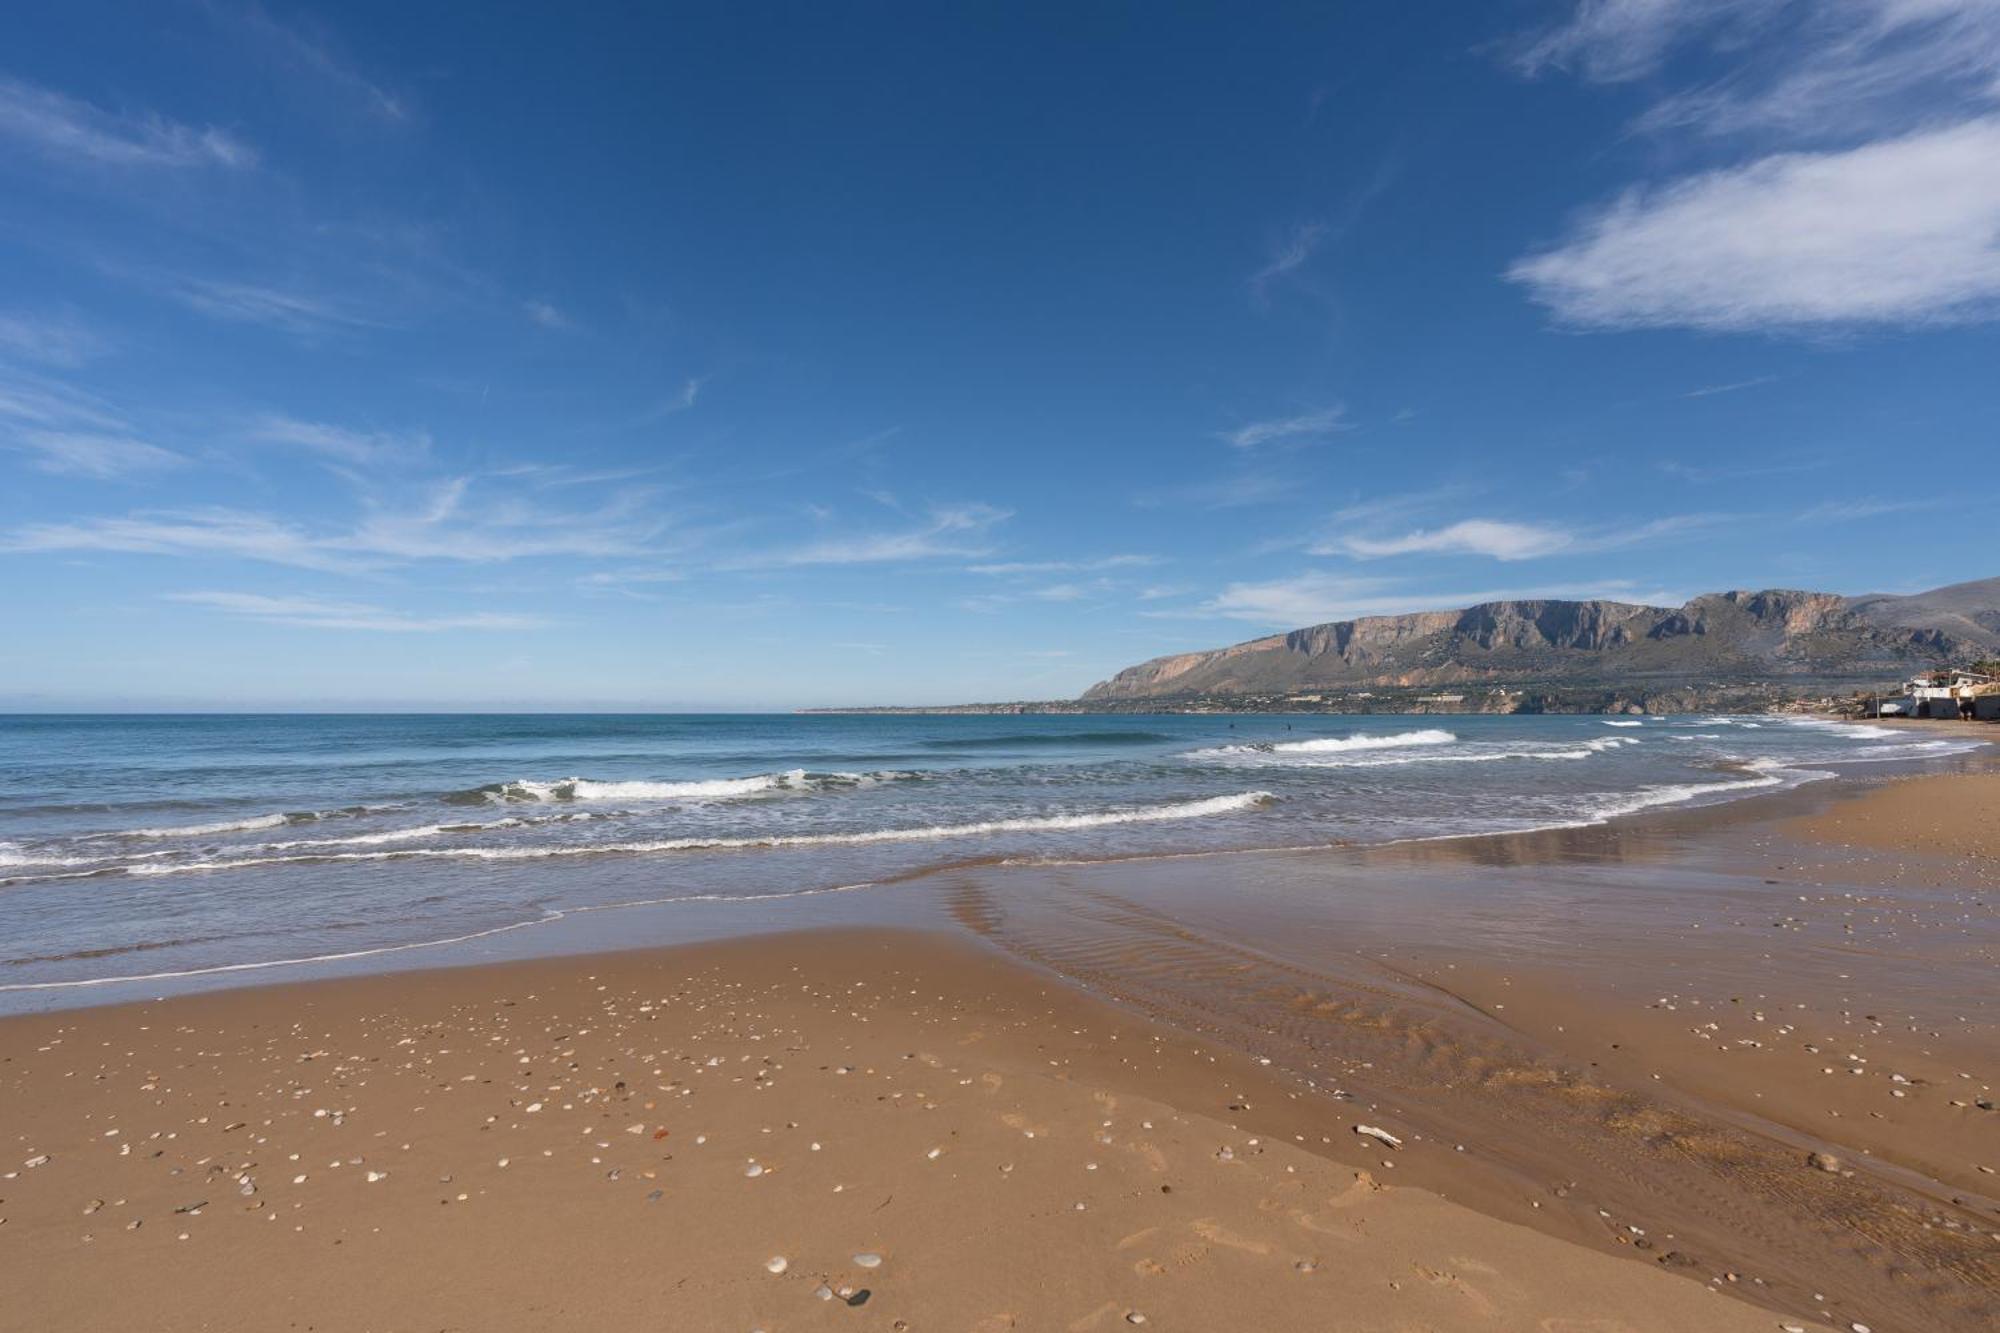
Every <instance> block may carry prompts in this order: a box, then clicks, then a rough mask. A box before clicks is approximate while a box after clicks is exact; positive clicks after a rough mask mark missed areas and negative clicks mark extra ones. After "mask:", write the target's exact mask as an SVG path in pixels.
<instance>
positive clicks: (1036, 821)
mask: <svg viewBox="0 0 2000 1333" xmlns="http://www.w3.org/2000/svg"><path fill="white" fill-rule="evenodd" d="M1277 799H1278V798H1277V797H1276V796H1275V795H1273V794H1272V793H1270V792H1267V791H1251V792H1238V793H1236V794H1234V795H1230V796H1210V797H1206V798H1204V799H1202V800H1198V801H1177V802H1174V803H1172V804H1168V805H1155V806H1141V807H1138V808H1136V809H1123V810H1099V811H1093V812H1090V813H1082V814H1068V815H1026V816H1021V817H1018V818H1014V819H986V820H980V821H978V822H977V823H971V824H930V825H926V826H924V827H922V828H894V829H865V830H862V831H859V832H853V833H790V834H776V833H774V834H766V835H763V836H758V837H741V838H708V837H703V838H662V839H657V840H652V841H644V842H609V843H567V844H560V845H551V846H542V847H521V846H510V847H398V848H388V849H384V850H380V851H367V852H323V853H317V854H308V855H304V856H242V857H229V858H226V859H221V860H212V861H185V862H177V863H174V864H171V865H144V866H123V867H117V869H121V870H123V872H124V873H126V874H129V875H149V876H150V875H179V874H186V873H188V872H190V871H196V870H234V869H239V868H242V867H246V866H259V865H277V864H283V863H285V862H296V863H322V862H339V861H388V860H415V859H420V858H447V857H448V858H458V859H466V860H480V861H533V860H541V859H543V858H547V857H562V856H603V855H626V856H642V855H646V854H649V853H658V852H691V851H726V850H737V849H749V848H774V847H858V846H865V845H868V844H871V843H883V842H930V841H937V840H942V839H948V838H972V837H981V836H985V835H990V834H995V833H1048V832H1063V831H1068V830H1072V829H1086V828H1100V827H1103V826H1105V825H1110V824H1144V823H1156V822H1161V821H1166V820H1177V819H1202V818H1206V817H1209V816H1212V815H1228V814H1237V813H1240V812H1243V811H1246V810H1254V809H1257V808H1259V807H1261V806H1265V805H1269V804H1270V803H1272V802H1273V801H1276V800H1277Z"/></svg>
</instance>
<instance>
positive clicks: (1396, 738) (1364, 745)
mask: <svg viewBox="0 0 2000 1333" xmlns="http://www.w3.org/2000/svg"><path fill="white" fill-rule="evenodd" d="M1457 739H1458V737H1456V736H1454V735H1452V734H1451V733H1450V732H1448V731H1440V730H1437V729H1436V728H1429V729H1426V730H1423V731H1399V732H1395V733H1393V734H1391V735H1387V736H1369V735H1362V736H1319V737H1315V738H1314V739H1312V740H1305V741H1275V742H1266V743H1262V744H1255V745H1217V746H1213V747H1211V748H1209V749H1206V750H1190V751H1188V753H1186V754H1185V755H1183V756H1181V757H1182V758H1184V759H1216V758H1228V757H1233V756H1237V755H1280V754H1344V753H1348V752H1350V751H1355V750H1393V749H1399V748H1401V747H1403V746H1406V745H1450V744H1451V743H1452V742H1454V741H1456V740H1457Z"/></svg>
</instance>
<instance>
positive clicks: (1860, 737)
mask: <svg viewBox="0 0 2000 1333" xmlns="http://www.w3.org/2000/svg"><path fill="white" fill-rule="evenodd" d="M1788 721H1789V723H1790V725H1792V726H1794V727H1799V728H1802V729H1804V730H1806V731H1816V732H1821V733H1823V734H1826V735H1830V736H1841V737H1845V738H1846V739H1848V740H1855V741H1893V740H1896V739H1898V733H1896V732H1894V731H1891V730H1889V729H1888V728H1887V727H1869V726H1863V725H1862V724H1861V723H1858V722H1836V721H1835V720H1834V719H1832V718H1826V717H1795V718H1791V719H1788Z"/></svg>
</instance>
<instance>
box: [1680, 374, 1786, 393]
mask: <svg viewBox="0 0 2000 1333" xmlns="http://www.w3.org/2000/svg"><path fill="white" fill-rule="evenodd" d="M1777 378H1778V377H1777V376H1776V375H1758V376H1756V377H1754V378H1752V379H1747V380H1732V381H1730V382H1729V383H1728V384H1704V385H1702V386H1701V387H1700V388H1699V389H1689V390H1688V391H1687V392H1686V393H1684V394H1682V395H1681V397H1683V398H1713V397H1715V396H1716V395H1717V394H1724V393H1736V392H1738V391H1740V390H1743V389H1755V388H1759V387H1761V386H1763V385H1766V384H1773V383H1776V382H1777Z"/></svg>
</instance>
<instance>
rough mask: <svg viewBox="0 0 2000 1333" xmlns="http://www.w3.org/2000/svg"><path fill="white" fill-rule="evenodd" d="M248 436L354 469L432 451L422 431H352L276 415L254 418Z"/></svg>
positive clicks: (402, 460) (414, 456)
mask: <svg viewBox="0 0 2000 1333" xmlns="http://www.w3.org/2000/svg"><path fill="white" fill-rule="evenodd" d="M248 433H249V436H250V438H251V439H253V440H256V441H258V442H260V443H263V444H280V445H288V446H290V447H292V448H297V449H304V450H307V451H308V452H311V453H316V454H322V455H324V456H325V457H327V458H331V459H334V460H336V461H338V462H341V463H349V464H354V465H356V466H361V465H373V464H384V463H407V462H412V461H415V460H417V459H421V458H423V457H424V456H425V455H427V454H428V453H429V452H430V447H431V439H430V436H428V435H426V434H424V433H423V432H421V431H418V432H414V433H408V434H401V433H397V432H393V431H369V430H354V429H351V428H349V427H346V426H334V425H329V424H328V423H326V422H323V421H301V420H299V419H298V418H296V417H288V416H281V415H278V414H276V413H267V414H265V415H263V416H260V417H258V418H256V419H255V420H254V421H252V422H251V423H250V428H249V432H248Z"/></svg>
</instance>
